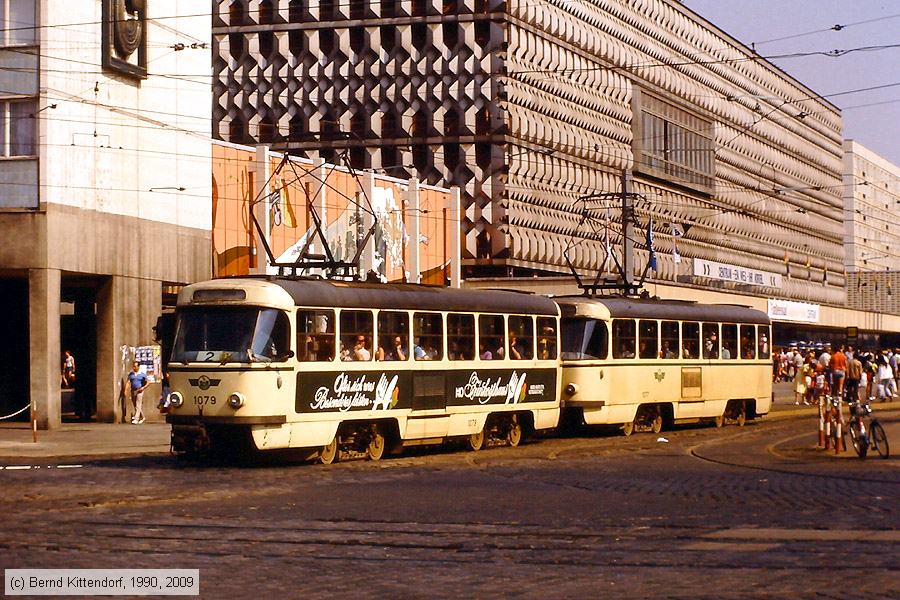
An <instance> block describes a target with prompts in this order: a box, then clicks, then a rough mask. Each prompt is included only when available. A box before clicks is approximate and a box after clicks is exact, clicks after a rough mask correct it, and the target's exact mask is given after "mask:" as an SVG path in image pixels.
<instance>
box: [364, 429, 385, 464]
mask: <svg viewBox="0 0 900 600" xmlns="http://www.w3.org/2000/svg"><path fill="white" fill-rule="evenodd" d="M385 448H387V443H386V442H385V439H384V434H383V433H382V432H381V427H379V426H378V425H373V426H372V432H371V433H370V434H369V445H368V446H367V447H366V455H367V456H368V458H369V460H381V458H382V457H383V456H384V450H385Z"/></svg>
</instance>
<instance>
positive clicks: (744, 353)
mask: <svg viewBox="0 0 900 600" xmlns="http://www.w3.org/2000/svg"><path fill="white" fill-rule="evenodd" d="M741 358H756V327H754V326H753V325H741Z"/></svg>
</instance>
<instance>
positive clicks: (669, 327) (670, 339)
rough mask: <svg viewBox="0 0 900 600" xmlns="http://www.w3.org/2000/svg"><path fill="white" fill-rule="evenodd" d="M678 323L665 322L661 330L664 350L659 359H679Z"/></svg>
mask: <svg viewBox="0 0 900 600" xmlns="http://www.w3.org/2000/svg"><path fill="white" fill-rule="evenodd" d="M678 329H679V327H678V321H663V322H662V327H661V328H660V334H661V335H660V337H661V338H662V348H660V349H659V357H660V358H665V359H673V358H678V333H679V331H678Z"/></svg>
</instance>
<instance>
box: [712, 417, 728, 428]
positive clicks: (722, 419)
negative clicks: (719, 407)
mask: <svg viewBox="0 0 900 600" xmlns="http://www.w3.org/2000/svg"><path fill="white" fill-rule="evenodd" d="M713 423H715V425H716V427H717V428H721V427H724V426H725V415H719V416H718V417H716V418H715V419H713Z"/></svg>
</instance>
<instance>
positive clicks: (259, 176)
mask: <svg viewBox="0 0 900 600" xmlns="http://www.w3.org/2000/svg"><path fill="white" fill-rule="evenodd" d="M253 167H254V171H253V172H254V178H255V180H254V183H255V189H254V190H253V191H254V196H253V197H254V198H258V199H259V202H257V204H256V205H255V206H254V207H253V209H252V210H253V214H254V215H256V220H257V221H258V222H259V224H260V226H261V227H262V230H263V235H262V236H261V235H260V234H259V232H258V231H257V230H256V228H255V227H254V228H253V239H254V241H255V242H256V243H255V248H256V262H255V266H254V267H253V268H251V269H250V272H251V273H265V272H266V267H268V266H269V258H268V257H267V256H266V249H265V246H264V245H263V241H262V239H263V237H265V238H266V241H267V242H268V237H269V187H268V181H269V176H270V175H271V169H270V160H269V147H268V146H257V147H256V161H255V162H254V164H253Z"/></svg>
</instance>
